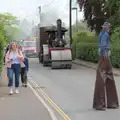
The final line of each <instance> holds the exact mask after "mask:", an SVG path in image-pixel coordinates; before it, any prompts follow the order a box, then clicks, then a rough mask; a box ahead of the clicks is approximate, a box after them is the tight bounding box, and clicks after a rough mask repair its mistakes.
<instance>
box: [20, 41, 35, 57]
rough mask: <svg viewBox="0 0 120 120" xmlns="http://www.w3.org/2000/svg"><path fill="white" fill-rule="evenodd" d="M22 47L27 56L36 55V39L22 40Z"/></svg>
mask: <svg viewBox="0 0 120 120" xmlns="http://www.w3.org/2000/svg"><path fill="white" fill-rule="evenodd" d="M22 49H23V51H24V52H25V54H26V56H27V57H37V52H36V41H23V46H22Z"/></svg>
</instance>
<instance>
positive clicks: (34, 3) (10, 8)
mask: <svg viewBox="0 0 120 120" xmlns="http://www.w3.org/2000/svg"><path fill="white" fill-rule="evenodd" d="M76 1H77V0H73V7H75V6H76ZM39 5H41V6H42V11H41V12H44V13H46V14H47V13H48V17H49V15H56V16H57V18H61V19H62V21H63V22H65V24H67V25H68V24H69V0H0V13H5V12H11V13H12V14H13V15H15V16H17V17H19V18H27V19H29V20H31V21H32V20H34V21H35V22H36V21H39V12H38V7H39ZM72 13H73V17H72V18H73V23H74V22H75V11H73V12H72ZM78 15H79V20H80V19H83V15H82V13H81V12H79V14H78Z"/></svg>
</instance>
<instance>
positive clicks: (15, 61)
mask: <svg viewBox="0 0 120 120" xmlns="http://www.w3.org/2000/svg"><path fill="white" fill-rule="evenodd" d="M23 59H24V57H23V54H22V52H21V51H19V50H18V47H17V44H16V43H11V45H10V50H9V51H8V52H7V54H6V59H5V61H6V62H5V63H6V67H7V71H8V78H9V84H8V86H9V87H10V93H9V94H10V95H12V94H13V76H14V74H15V88H16V89H15V93H17V94H18V93H19V90H18V87H19V78H20V71H21V63H22V61H23Z"/></svg>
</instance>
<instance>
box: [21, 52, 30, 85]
mask: <svg viewBox="0 0 120 120" xmlns="http://www.w3.org/2000/svg"><path fill="white" fill-rule="evenodd" d="M23 55H24V60H23V63H24V65H25V66H22V67H21V81H22V86H23V87H27V72H28V71H29V61H28V58H27V57H26V55H25V53H23Z"/></svg>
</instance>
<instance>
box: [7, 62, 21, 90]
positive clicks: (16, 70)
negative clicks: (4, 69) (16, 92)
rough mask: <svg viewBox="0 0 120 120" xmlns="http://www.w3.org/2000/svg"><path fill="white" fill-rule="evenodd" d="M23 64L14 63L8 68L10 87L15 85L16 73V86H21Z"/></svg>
mask: <svg viewBox="0 0 120 120" xmlns="http://www.w3.org/2000/svg"><path fill="white" fill-rule="evenodd" d="M20 72H21V66H20V64H12V66H11V68H8V78H9V84H8V86H9V87H13V76H14V75H15V87H16V88H18V87H19V78H20Z"/></svg>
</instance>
